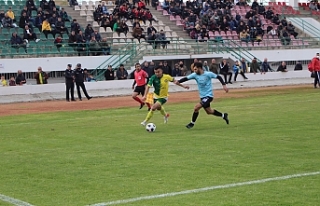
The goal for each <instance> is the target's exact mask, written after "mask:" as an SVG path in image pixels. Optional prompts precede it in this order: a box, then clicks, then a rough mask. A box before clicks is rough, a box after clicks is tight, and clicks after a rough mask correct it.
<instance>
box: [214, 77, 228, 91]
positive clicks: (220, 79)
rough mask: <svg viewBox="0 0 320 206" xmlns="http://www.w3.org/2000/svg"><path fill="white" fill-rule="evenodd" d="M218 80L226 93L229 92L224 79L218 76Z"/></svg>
mask: <svg viewBox="0 0 320 206" xmlns="http://www.w3.org/2000/svg"><path fill="white" fill-rule="evenodd" d="M217 79H218V80H219V82H220V83H221V84H222V86H223V89H224V91H226V92H229V89H228V87H227V85H226V83H225V82H224V81H223V79H222V77H221V76H217Z"/></svg>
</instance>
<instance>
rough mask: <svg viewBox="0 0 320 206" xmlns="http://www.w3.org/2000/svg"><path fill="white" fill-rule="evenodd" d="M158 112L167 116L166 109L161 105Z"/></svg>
mask: <svg viewBox="0 0 320 206" xmlns="http://www.w3.org/2000/svg"><path fill="white" fill-rule="evenodd" d="M160 113H161V114H162V115H163V116H167V113H166V110H164V107H163V106H161V109H160Z"/></svg>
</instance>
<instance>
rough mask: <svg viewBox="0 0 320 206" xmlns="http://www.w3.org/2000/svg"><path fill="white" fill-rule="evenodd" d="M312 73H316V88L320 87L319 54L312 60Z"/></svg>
mask: <svg viewBox="0 0 320 206" xmlns="http://www.w3.org/2000/svg"><path fill="white" fill-rule="evenodd" d="M310 69H311V70H310V71H311V72H314V88H317V85H318V86H319V87H320V56H319V53H317V55H316V56H315V57H314V58H313V59H312V60H311V68H310Z"/></svg>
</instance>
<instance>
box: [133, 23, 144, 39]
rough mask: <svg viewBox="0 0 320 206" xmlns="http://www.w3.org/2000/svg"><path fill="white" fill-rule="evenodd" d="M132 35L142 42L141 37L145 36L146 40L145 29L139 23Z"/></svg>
mask: <svg viewBox="0 0 320 206" xmlns="http://www.w3.org/2000/svg"><path fill="white" fill-rule="evenodd" d="M132 36H133V37H134V38H136V39H138V41H139V42H140V39H141V38H143V39H144V40H146V37H145V35H144V34H143V29H142V28H141V27H140V26H139V25H138V24H137V25H136V27H134V28H133V31H132Z"/></svg>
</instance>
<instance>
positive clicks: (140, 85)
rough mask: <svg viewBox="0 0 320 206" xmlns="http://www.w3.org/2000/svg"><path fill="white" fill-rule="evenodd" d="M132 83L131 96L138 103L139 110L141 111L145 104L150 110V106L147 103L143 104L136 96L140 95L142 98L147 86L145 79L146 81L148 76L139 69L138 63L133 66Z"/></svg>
mask: <svg viewBox="0 0 320 206" xmlns="http://www.w3.org/2000/svg"><path fill="white" fill-rule="evenodd" d="M133 75H134V81H133V84H132V89H134V90H133V94H132V98H133V99H134V100H135V101H137V102H139V103H140V109H142V107H143V106H144V105H145V104H147V106H148V108H149V109H150V108H151V106H150V104H149V103H144V102H143V101H142V100H141V99H140V98H139V97H138V95H139V94H141V95H142V96H144V93H145V90H146V84H147V79H148V74H147V72H145V71H143V70H142V69H141V65H140V64H139V63H136V64H135V71H134V74H133ZM136 84H137V86H136V87H135V85H136Z"/></svg>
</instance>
